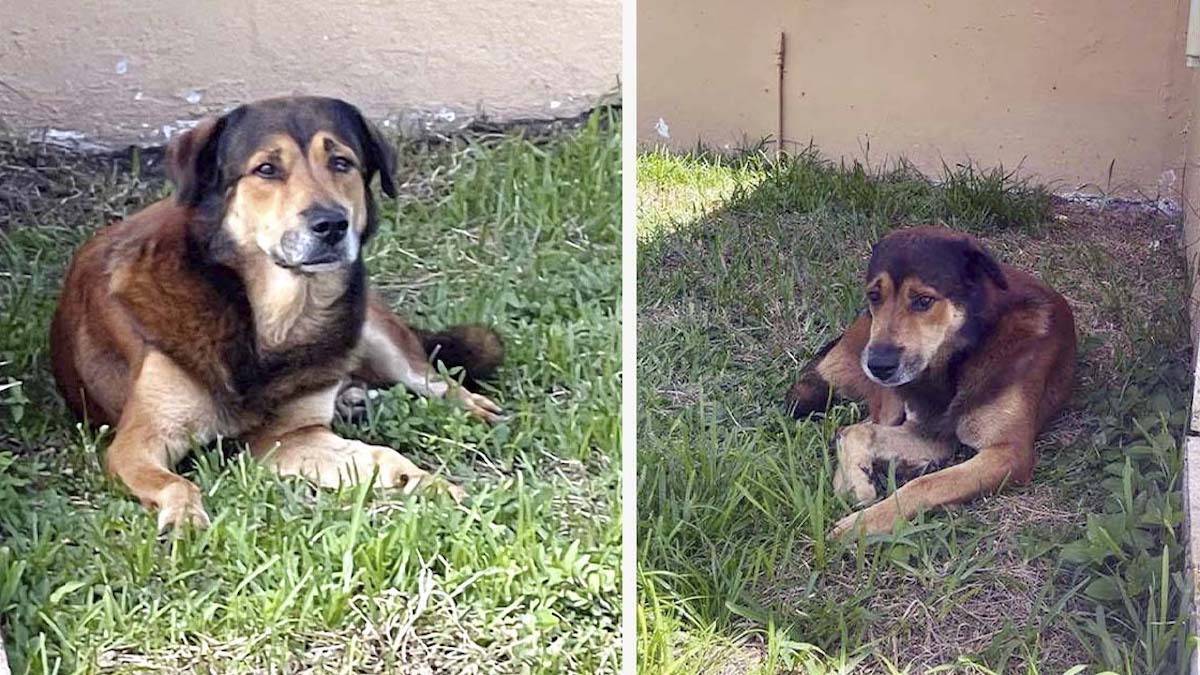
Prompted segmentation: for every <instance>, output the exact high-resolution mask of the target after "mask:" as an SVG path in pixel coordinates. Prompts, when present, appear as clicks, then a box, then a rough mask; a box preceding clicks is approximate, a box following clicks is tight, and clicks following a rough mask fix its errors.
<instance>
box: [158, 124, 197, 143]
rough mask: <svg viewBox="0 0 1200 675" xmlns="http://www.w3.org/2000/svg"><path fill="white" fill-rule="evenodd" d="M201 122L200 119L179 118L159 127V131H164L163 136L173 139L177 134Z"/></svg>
mask: <svg viewBox="0 0 1200 675" xmlns="http://www.w3.org/2000/svg"><path fill="white" fill-rule="evenodd" d="M199 123H200V120H177V121H175V122H172V123H171V124H164V125H162V126H161V127H159V131H161V132H162V135H163V138H165V139H166V140H171V137H172V136H174V135H175V134H177V133H179V132H181V131H187V130H188V129H191V128H192V127H194V126H196V125H197V124H199Z"/></svg>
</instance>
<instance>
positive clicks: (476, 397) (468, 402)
mask: <svg viewBox="0 0 1200 675" xmlns="http://www.w3.org/2000/svg"><path fill="white" fill-rule="evenodd" d="M455 392H456V395H457V397H458V400H459V401H461V402H462V404H463V407H464V408H466V409H467V412H469V413H471V414H472V415H474V416H476V417H478V418H479V419H481V420H483V421H485V422H487V423H488V424H495V423H497V422H499V421H500V420H502V419H504V418H503V417H502V416H501V414H502V413H503V412H504V409H503V408H501V407H500V406H499V405H497V404H496V403H495V402H494V401H492V399H490V398H488V397H486V396H484V395H483V394H476V393H474V392H471V391H467V390H466V389H464V388H462V387H459V388H457V389H456V390H455Z"/></svg>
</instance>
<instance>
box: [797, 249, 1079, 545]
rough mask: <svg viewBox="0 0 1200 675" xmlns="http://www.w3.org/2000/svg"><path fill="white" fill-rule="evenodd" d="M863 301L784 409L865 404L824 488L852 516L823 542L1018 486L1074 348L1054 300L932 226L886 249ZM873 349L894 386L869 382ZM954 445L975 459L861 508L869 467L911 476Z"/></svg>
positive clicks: (1064, 387) (1029, 469)
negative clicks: (894, 353)
mask: <svg viewBox="0 0 1200 675" xmlns="http://www.w3.org/2000/svg"><path fill="white" fill-rule="evenodd" d="M960 256H961V258H960ZM867 294H868V301H869V303H868V304H869V306H870V311H869V312H868V313H866V314H864V315H863V316H861V317H859V318H858V319H857V320H856V321H855V322H854V323H853V324H852V325H851V326H850V327H849V328H848V329H847V330H846V332H845V333H844V334H843V335H842V336H841V337H840V338H838V339H837V340H836V341H835V342H833V343H831V344H830V345H829V346H827V347H826V349H825V350H823V351H822V353H821V354H819V355H818V356H817V358H816V359H814V361H813V362H812V363H810V364H809V365H808V366H807V367H806V368H805V370H804V372H803V373H802V376H801V378H800V380H799V381H798V382H797V383H796V384H795V385H793V387H792V389H791V390H790V391H789V392H788V397H787V400H788V404H789V406H791V408H792V409H793V411H794V412H795V413H796V414H797V415H807V414H809V413H812V412H814V411H818V410H823V409H824V408H825V406H826V403H827V402H828V401H829V400H831V398H832V397H834V396H844V397H850V398H856V399H863V400H866V401H867V402H868V404H869V408H870V411H871V418H870V420H868V421H865V422H862V423H859V424H856V425H853V426H850V427H847V428H845V429H843V430H841V432H839V434H838V438H837V443H836V444H837V459H838V467H837V472H836V473H835V476H834V483H835V487H836V489H837V490H839V491H840V492H844V493H847V494H848V495H850V496H851V497H852V498H853V499H854V501H855V502H857V503H858V504H859V505H860V506H863V507H865V508H862V509H861V510H859V511H857V512H855V513H852V514H850V515H849V516H847V517H845V518H844V519H842V520H841V521H840V522H839V523H838V524H837V525H836V526H835V527H834V529H833V533H832V534H833V535H835V536H840V537H846V536H853V535H855V534H857V533H858V532H860V531H861V532H866V533H880V532H886V531H889V530H890V529H891V528H892V526H893V524H894V523H895V522H896V521H897V520H898V519H908V518H911V517H913V516H914V515H915V514H917V513H919V512H921V511H923V510H926V509H931V508H935V507H939V506H944V505H948V504H957V503H962V502H966V501H969V500H971V499H974V498H975V497H977V496H979V495H983V494H987V493H990V492H993V491H995V490H997V489H999V488H1000V487H1001V486H1002V485H1004V484H1005V483H1007V482H1011V483H1016V484H1023V483H1026V482H1028V481H1029V480H1030V479H1031V478H1032V475H1033V469H1034V465H1035V464H1036V461H1037V457H1036V453H1035V450H1034V440H1035V438H1036V437H1037V434H1038V433H1039V431H1040V430H1041V429H1042V428H1043V427H1044V426H1045V425H1046V424H1047V423H1048V422H1049V421H1050V419H1051V418H1052V417H1053V416H1054V415H1055V414H1056V413H1057V412H1058V411H1059V410H1060V409H1061V408H1062V406H1063V405H1065V404H1066V402H1067V400H1068V399H1069V397H1070V388H1071V381H1072V377H1073V372H1074V363H1075V341H1076V338H1075V325H1074V318H1073V316H1072V314H1071V310H1070V307H1069V306H1068V305H1067V302H1066V300H1065V299H1063V297H1062V296H1061V295H1059V294H1058V293H1056V292H1055V291H1054V290H1053V289H1051V288H1050V287H1048V286H1047V285H1045V284H1044V283H1042V282H1041V281H1040V280H1038V279H1036V278H1035V277H1033V276H1032V275H1030V274H1027V273H1026V272H1023V271H1021V270H1018V269H1016V268H1014V267H1011V266H1008V265H1003V264H998V263H996V262H995V261H994V260H993V259H992V258H991V256H990V254H988V253H987V252H986V251H985V250H984V249H983V248H982V246H981V245H980V244H979V243H978V242H977V241H976V240H975V239H974V238H972V237H970V236H968V235H965V234H960V233H956V232H953V231H950V230H946V229H942V228H913V229H910V230H902V231H899V232H897V233H893V234H892V235H889V236H888V237H887V238H885V239H884V240H883V242H881V243H880V245H879V246H877V247H876V249H875V251H874V254H873V256H872V262H871V270H870V272H869V274H868V283H867ZM926 299H927V300H929V306H928V307H924V305H923V303H924V302H925V300H926ZM879 345H887V346H889V347H895V348H896V349H897V350H898V351H899V353H900V354H901V357H900V358H899V359H898V365H897V367H896V369H895V373H896V374H895V375H890V376H889V377H891V378H893V379H897V380H898V381H897V383H895V384H892V383H891V381H890V380H889V381H886V382H882V381H879V380H876V379H875V378H874V377H872V376H871V375H868V371H869V370H870V367H869V365H868V360H869V358H868V348H877V347H878V346H879ZM909 376H911V377H912V379H908V380H905V378H907V377H909ZM958 443H961V444H964V445H966V446H968V447H970V448H973V449H975V450H976V451H977V454H976V455H975V456H974V457H971V458H970V459H968V460H967V461H965V462H963V463H961V464H958V465H955V466H950V467H948V468H944V469H941V470H938V471H934V472H932V473H928V474H925V475H921V476H919V477H917V478H915V479H914V480H912V481H910V482H908V483H906V484H905V485H903V486H902V487H900V488H899V489H898V490H897V491H896V492H895V493H894V494H893V495H891V496H890V497H887V498H886V499H884V500H882V501H879V502H876V503H872V502H874V501H875V499H876V490H875V487H874V484H873V482H872V480H871V478H870V474H871V471H872V467H873V465H874V464H876V463H880V462H883V463H896V464H898V465H899V466H901V467H903V468H905V469H906V470H909V471H915V472H921V471H923V470H924V469H925V468H926V467H928V466H929V465H934V464H938V463H941V462H945V461H947V460H949V459H950V458H951V456H952V455H953V454H954V451H955V447H956V444H958Z"/></svg>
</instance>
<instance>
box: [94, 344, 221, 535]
mask: <svg viewBox="0 0 1200 675" xmlns="http://www.w3.org/2000/svg"><path fill="white" fill-rule="evenodd" d="M216 426H217V421H216V414H215V412H214V410H213V408H212V403H211V401H210V400H209V398H208V395H207V393H206V392H205V391H204V390H203V389H202V388H201V387H200V385H198V384H197V383H196V382H195V381H193V380H192V378H191V377H189V376H188V375H187V374H186V373H185V372H184V371H183V370H182V369H180V368H179V367H178V366H176V365H175V364H174V363H173V362H172V361H171V360H170V359H169V358H168V357H166V356H165V355H163V354H161V353H159V352H150V353H149V354H147V355H146V357H145V358H144V359H142V363H141V365H140V367H139V368H138V370H137V375H136V380H135V381H134V383H133V386H132V388H131V391H130V396H129V399H128V400H127V401H126V402H125V407H124V410H123V411H122V413H121V419H120V421H119V422H118V423H117V433H116V436H115V437H114V438H113V442H112V444H111V445H110V446H109V448H108V451H107V452H106V453H105V457H104V466H105V470H106V471H107V473H108V474H109V475H110V476H113V477H115V478H117V479H118V480H120V481H121V482H122V483H124V484H125V486H126V487H127V488H129V491H130V492H131V493H133V496H135V497H137V498H138V500H139V501H141V503H142V505H143V506H145V507H147V508H153V509H157V510H158V529H159V530H160V531H162V530H165V529H167V528H168V527H171V526H176V525H181V524H190V525H194V526H196V527H206V526H207V525H208V524H209V520H208V514H206V513H205V512H204V506H203V505H202V503H201V499H200V488H198V487H196V485H195V484H194V483H192V482H191V481H189V480H187V479H185V478H183V477H182V476H180V475H178V474H176V473H175V472H173V471H172V470H171V467H173V466H174V465H175V464H176V463H177V462H178V461H179V460H180V459H182V458H183V456H184V455H185V454H187V451H188V449H189V447H190V446H191V444H192V442H193V441H198V442H206V441H208V440H209V439H210V438H212V436H213V434H214V433H215V430H216Z"/></svg>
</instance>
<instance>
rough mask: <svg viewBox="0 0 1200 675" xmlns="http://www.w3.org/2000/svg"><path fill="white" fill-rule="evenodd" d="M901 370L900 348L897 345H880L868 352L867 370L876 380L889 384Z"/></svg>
mask: <svg viewBox="0 0 1200 675" xmlns="http://www.w3.org/2000/svg"><path fill="white" fill-rule="evenodd" d="M899 368H900V348H899V347H897V346H895V345H879V346H876V347H871V348H869V349H868V350H867V370H869V371H871V374H872V375H874V376H875V379H877V380H880V381H882V382H887V381H888V378H890V377H891V376H892V375H895V374H896V370H897V369H899Z"/></svg>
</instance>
